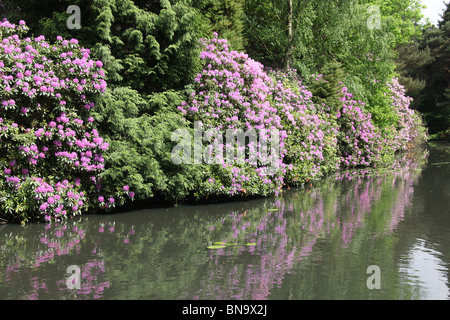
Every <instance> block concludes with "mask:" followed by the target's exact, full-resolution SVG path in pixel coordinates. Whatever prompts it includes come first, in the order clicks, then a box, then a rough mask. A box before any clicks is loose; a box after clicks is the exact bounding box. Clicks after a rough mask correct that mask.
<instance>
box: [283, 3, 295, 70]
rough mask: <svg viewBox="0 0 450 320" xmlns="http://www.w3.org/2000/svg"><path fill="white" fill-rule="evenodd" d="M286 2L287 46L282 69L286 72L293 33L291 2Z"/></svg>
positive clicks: (288, 66) (289, 60)
mask: <svg viewBox="0 0 450 320" xmlns="http://www.w3.org/2000/svg"><path fill="white" fill-rule="evenodd" d="M287 2H288V12H287V38H288V44H287V48H286V55H285V58H284V69H285V71H287V70H288V69H289V68H290V62H291V55H292V42H293V38H294V33H293V30H292V19H293V13H292V0H287Z"/></svg>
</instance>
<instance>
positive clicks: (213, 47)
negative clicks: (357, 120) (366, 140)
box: [178, 34, 337, 195]
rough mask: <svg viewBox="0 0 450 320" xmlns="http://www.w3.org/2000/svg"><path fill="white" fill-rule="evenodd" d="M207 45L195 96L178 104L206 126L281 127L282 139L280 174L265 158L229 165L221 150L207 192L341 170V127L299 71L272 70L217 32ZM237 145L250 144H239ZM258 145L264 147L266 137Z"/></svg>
mask: <svg viewBox="0 0 450 320" xmlns="http://www.w3.org/2000/svg"><path fill="white" fill-rule="evenodd" d="M201 44H202V45H203V46H204V48H205V49H204V51H202V52H201V53H200V59H201V60H202V61H203V66H204V69H203V70H202V72H200V73H199V74H198V75H197V77H196V79H195V83H194V85H193V91H192V93H191V95H190V97H189V100H188V101H187V102H183V103H182V104H181V106H179V107H178V109H179V110H180V111H181V112H182V113H183V114H185V115H186V117H187V118H188V119H189V120H191V121H201V123H202V125H203V126H204V127H205V128H206V129H210V128H213V129H217V130H224V129H241V130H245V131H248V130H252V129H257V130H261V129H264V130H267V131H268V132H271V131H272V130H278V131H279V138H280V154H279V155H278V158H277V159H276V160H277V167H278V169H279V170H278V171H277V173H276V174H275V175H274V176H269V175H267V174H266V169H267V168H266V166H265V165H264V164H263V163H261V162H251V161H247V162H246V163H245V164H235V163H233V164H229V163H226V162H225V161H224V158H223V157H220V155H219V156H218V155H217V154H216V155H215V156H216V159H218V163H217V165H215V167H214V168H213V169H211V170H212V171H211V173H210V178H209V179H208V181H207V182H206V183H205V188H204V189H205V192H206V194H236V193H246V194H263V195H264V194H270V193H272V192H273V191H275V192H277V190H279V188H280V187H281V186H282V185H283V184H284V183H285V182H286V183H288V184H301V183H304V182H305V181H308V180H310V179H312V178H314V177H318V176H320V175H321V174H322V173H323V171H327V170H330V169H331V168H333V169H336V167H337V161H336V157H335V153H336V143H337V138H336V134H337V131H336V126H332V124H331V122H330V121H331V119H330V115H329V114H328V113H326V112H322V111H321V110H318V109H316V108H315V106H314V105H313V103H312V102H311V93H310V92H309V91H308V90H307V89H306V87H304V86H303V85H302V84H301V82H300V81H299V80H298V79H296V78H295V77H293V75H294V73H295V71H294V70H293V71H291V72H290V73H289V74H285V73H283V72H280V71H270V72H266V71H264V69H263V66H262V65H261V64H260V63H259V62H256V61H254V60H252V59H251V58H249V57H248V55H246V54H244V53H238V52H236V51H230V50H229V48H228V45H227V40H225V39H217V34H215V37H214V38H213V39H210V40H206V39H202V40H201ZM271 138H273V137H270V136H269V137H268V138H267V139H268V140H269V141H270V139H271ZM215 142H216V143H217V144H218V146H219V148H222V147H223V143H222V144H221V142H220V141H217V140H215ZM325 144H327V145H325ZM236 147H244V148H245V146H239V143H237V146H236ZM251 147H252V145H251V142H250V143H249V150H250V148H251ZM253 147H254V148H255V149H254V150H260V147H261V144H260V141H259V142H258V143H257V145H256V146H253ZM257 153H258V152H257ZM247 155H248V154H247ZM258 155H260V153H258ZM213 156H214V155H213ZM217 156H218V158H217ZM247 160H248V159H247ZM213 166H214V165H213ZM213 166H211V168H212V167H213ZM285 178H287V180H286V181H285Z"/></svg>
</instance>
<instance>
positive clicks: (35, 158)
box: [0, 20, 109, 221]
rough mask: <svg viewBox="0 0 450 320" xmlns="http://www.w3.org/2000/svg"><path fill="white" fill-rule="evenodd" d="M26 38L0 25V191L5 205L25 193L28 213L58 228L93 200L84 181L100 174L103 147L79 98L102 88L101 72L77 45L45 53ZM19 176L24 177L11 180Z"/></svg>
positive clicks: (22, 29) (45, 46) (20, 28)
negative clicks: (57, 222)
mask: <svg viewBox="0 0 450 320" xmlns="http://www.w3.org/2000/svg"><path fill="white" fill-rule="evenodd" d="M27 31H28V27H27V26H26V24H25V22H23V21H21V22H20V23H19V25H14V24H11V23H9V22H8V21H5V20H4V21H2V22H0V35H1V37H2V39H1V41H0V83H1V86H0V117H1V119H2V127H1V129H2V130H1V132H2V136H1V139H0V158H1V160H2V161H1V163H2V166H3V168H2V175H0V179H1V180H3V181H2V182H0V183H2V188H4V189H6V190H7V195H8V198H9V201H11V202H12V203H15V202H16V201H18V200H17V199H15V195H16V194H18V193H21V192H23V191H21V190H22V188H23V190H32V191H31V193H30V194H27V197H28V198H29V199H28V200H27V201H28V202H29V203H30V204H31V207H32V210H33V205H34V210H35V211H36V212H37V213H38V214H39V215H40V216H41V217H42V218H43V220H45V221H52V220H59V219H62V218H66V217H67V215H68V214H70V215H78V214H81V213H82V212H83V211H86V210H87V204H88V203H90V202H92V200H91V201H88V199H89V198H90V199H92V198H93V199H96V198H97V196H96V195H95V192H98V190H97V189H96V188H95V186H94V183H93V182H92V180H91V179H90V177H92V176H94V177H98V176H99V174H100V173H101V172H102V171H103V170H104V167H105V164H104V157H103V155H102V154H103V153H104V152H105V151H107V150H108V147H109V145H108V143H107V142H104V141H103V139H102V138H101V137H99V135H98V133H97V131H96V130H95V128H94V127H93V124H92V123H93V118H92V117H91V115H90V112H91V110H92V109H93V108H94V104H93V103H92V102H90V101H87V100H86V97H87V96H92V95H96V94H102V93H103V92H105V90H106V81H105V80H104V72H103V70H102V69H101V68H102V66H103V64H102V63H101V62H100V61H94V60H92V59H90V56H89V50H87V49H85V48H82V47H80V46H79V45H78V41H77V40H76V39H71V40H70V46H69V42H67V41H66V40H63V39H62V38H61V37H57V41H56V43H55V44H54V45H51V44H50V43H48V42H47V41H46V39H45V38H44V37H43V36H39V37H37V38H35V39H34V41H30V39H28V38H26V39H24V38H22V36H23V34H24V33H26V32H27ZM50 48H51V50H50ZM85 105H88V106H89V108H85ZM25 137H27V138H25ZM94 139H97V141H94ZM15 141H24V142H23V144H22V145H17V143H16V142H15ZM8 163H9V165H7V164H8ZM21 171H22V172H26V173H27V174H23V175H21V176H17V177H16V176H12V175H13V174H14V173H16V172H21ZM97 180H99V179H97ZM93 190H95V191H93ZM21 194H22V193H21ZM17 204H19V203H17ZM9 210H10V214H19V215H20V212H19V213H18V212H15V211H16V210H14V209H13V207H10V209H9ZM18 219H21V218H20V217H18ZM23 219H25V218H23ZM25 220H26V219H25Z"/></svg>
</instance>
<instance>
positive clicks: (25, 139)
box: [0, 21, 421, 221]
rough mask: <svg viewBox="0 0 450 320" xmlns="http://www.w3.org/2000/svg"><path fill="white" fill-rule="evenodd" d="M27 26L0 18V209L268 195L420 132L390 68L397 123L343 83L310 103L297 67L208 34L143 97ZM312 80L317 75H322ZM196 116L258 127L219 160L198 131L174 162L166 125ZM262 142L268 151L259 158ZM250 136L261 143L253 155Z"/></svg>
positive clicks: (52, 210) (205, 121)
mask: <svg viewBox="0 0 450 320" xmlns="http://www.w3.org/2000/svg"><path fill="white" fill-rule="evenodd" d="M26 31H27V27H26V26H25V23H24V22H23V21H21V22H20V23H19V25H14V24H11V23H9V22H7V21H3V22H2V23H1V25H0V36H1V44H0V75H1V81H2V87H1V89H0V97H1V101H0V102H1V109H0V122H1V125H2V127H1V132H0V138H1V145H0V150H1V154H0V166H1V172H0V210H1V217H2V218H5V219H7V220H11V221H28V220H30V219H33V220H40V219H44V220H47V221H49V220H52V219H62V218H66V217H70V216H73V215H77V214H80V213H82V212H87V211H92V210H99V209H110V208H112V207H114V206H117V205H119V206H120V205H123V204H125V203H126V201H127V200H130V199H132V198H138V199H141V200H149V199H153V198H155V197H158V198H159V197H162V198H164V199H165V200H169V201H178V200H182V199H186V198H190V197H194V198H196V199H197V200H199V199H205V198H208V197H232V196H236V195H241V196H249V195H256V196H261V195H263V196H265V195H270V194H276V193H278V192H279V190H280V189H281V188H282V187H283V186H285V185H301V184H304V183H305V182H309V181H311V180H313V179H318V178H320V177H321V176H323V175H324V174H326V173H327V172H329V171H334V170H338V169H345V168H349V167H360V166H377V165H380V164H384V163H386V162H388V161H390V160H391V159H392V156H393V154H394V153H395V152H396V151H399V150H404V149H406V148H407V145H408V144H409V143H412V142H413V141H414V140H416V139H417V138H419V137H420V135H419V131H420V130H419V129H420V128H421V124H420V119H419V117H418V116H417V115H416V114H415V113H414V112H413V111H412V110H410V109H409V108H408V106H409V102H410V100H409V98H407V97H405V96H404V90H402V87H401V86H400V85H399V84H398V82H397V81H396V80H395V79H394V80H393V81H392V82H391V83H390V84H389V88H390V96H389V98H390V99H391V100H392V108H393V109H394V113H395V114H396V115H397V118H398V120H397V124H398V125H397V126H396V127H394V128H388V129H379V128H378V127H376V126H375V125H374V124H373V122H372V119H371V115H370V113H368V112H367V111H366V110H365V109H364V103H363V102H361V101H355V100H353V99H352V94H351V93H349V92H347V88H345V87H343V86H342V87H341V88H340V89H339V90H338V92H337V93H336V95H337V97H339V98H338V99H335V100H330V101H334V102H333V105H331V104H330V103H329V104H328V105H327V103H322V104H320V103H314V102H313V99H312V98H313V95H312V93H311V92H310V91H309V90H308V89H307V87H305V86H304V85H303V84H302V83H301V81H300V80H299V79H298V78H297V77H296V75H295V71H291V72H289V73H284V72H281V71H274V70H265V69H264V67H263V65H262V64H260V63H259V62H257V61H255V60H253V59H251V58H250V57H248V55H247V54H244V53H239V52H236V51H232V50H231V49H230V48H229V47H228V44H227V40H225V39H218V37H217V35H215V36H214V37H213V38H212V39H201V40H200V47H201V48H202V49H203V50H202V51H201V52H200V54H199V59H198V62H195V63H194V64H195V65H201V66H202V68H200V70H201V71H200V72H199V73H198V75H197V77H196V78H195V80H194V81H193V83H192V84H190V85H188V86H187V87H186V95H184V96H183V95H182V94H181V93H180V91H177V92H175V91H170V90H166V91H164V92H160V93H153V94H152V95H151V96H149V99H150V100H149V101H147V100H145V99H144V98H143V96H142V95H140V92H138V91H137V90H135V89H133V88H130V87H124V86H116V87H114V88H107V87H106V80H105V72H104V71H103V69H102V67H103V63H102V62H101V61H98V60H97V61H95V60H93V59H91V58H90V50H89V49H85V48H82V47H80V46H79V45H78V41H77V40H76V39H71V40H64V39H63V38H61V37H57V40H56V42H55V43H53V44H52V43H49V42H47V41H45V39H44V37H43V36H40V37H37V38H35V39H31V38H24V33H25V32H26ZM316 81H317V86H316V87H320V86H326V85H327V80H324V79H323V77H322V76H321V75H319V76H318V77H317V79H316ZM183 98H184V100H183ZM149 107H150V108H151V109H152V110H148V108H149ZM198 125H200V126H201V129H202V131H203V132H205V131H207V130H208V129H210V130H212V129H215V130H216V131H214V132H216V133H217V132H220V133H224V131H225V130H226V129H228V130H235V131H236V130H242V131H248V130H252V129H255V130H258V133H260V132H264V134H263V135H259V138H260V139H259V140H258V141H257V142H256V143H255V144H254V145H253V146H251V143H249V146H248V147H249V148H248V149H246V148H245V147H246V146H245V145H239V141H237V142H233V144H235V147H238V148H241V150H242V148H243V150H246V151H245V161H243V162H239V161H234V162H231V163H228V162H227V161H225V160H226V159H225V156H224V154H221V153H220V152H217V150H220V148H222V150H223V148H224V147H225V146H226V144H224V142H223V141H221V140H219V139H218V137H215V140H214V139H211V137H210V136H207V135H205V136H204V137H203V141H209V143H211V144H210V145H209V146H203V147H202V149H201V154H202V157H203V158H202V160H203V161H201V162H200V163H192V162H190V161H191V160H192V159H188V160H190V161H187V162H185V163H180V164H178V163H175V162H174V161H173V150H174V147H175V146H176V145H177V141H175V140H174V139H173V137H174V132H177V131H179V130H180V129H181V130H185V131H183V132H185V133H187V135H188V136H189V137H193V136H194V135H195V131H196V129H198V128H196V126H198ZM95 126H98V128H97V129H98V130H97V129H96V127H95ZM274 132H276V135H274ZM102 136H103V137H102ZM274 139H278V140H274ZM189 141H192V140H190V138H189ZM275 142H276V143H275ZM263 144H264V145H265V146H266V147H267V148H268V150H274V149H272V147H273V146H278V147H279V152H278V153H270V152H269V153H268V154H266V155H265V156H262V153H261V150H262V149H261V148H262V147H263ZM212 145H214V146H215V147H217V148H219V149H214V148H213V149H211V148H210V147H211V146H212ZM189 147H192V144H189ZM208 147H209V149H208ZM252 147H253V148H254V149H253V150H257V151H258V152H259V153H258V157H257V158H256V159H253V160H252V159H251V158H250V151H251V150H252V149H251V148H252ZM208 157H209V159H211V160H213V161H209V162H208V161H205V159H208ZM233 160H237V159H236V158H234V159H233ZM269 164H270V165H269ZM270 166H274V167H275V168H276V169H277V170H275V171H273V170H272V171H270V170H269V169H273V168H269V167H270Z"/></svg>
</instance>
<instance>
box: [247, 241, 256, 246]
mask: <svg viewBox="0 0 450 320" xmlns="http://www.w3.org/2000/svg"><path fill="white" fill-rule="evenodd" d="M245 245H246V246H256V243H255V242H249V243H246V244H245Z"/></svg>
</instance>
